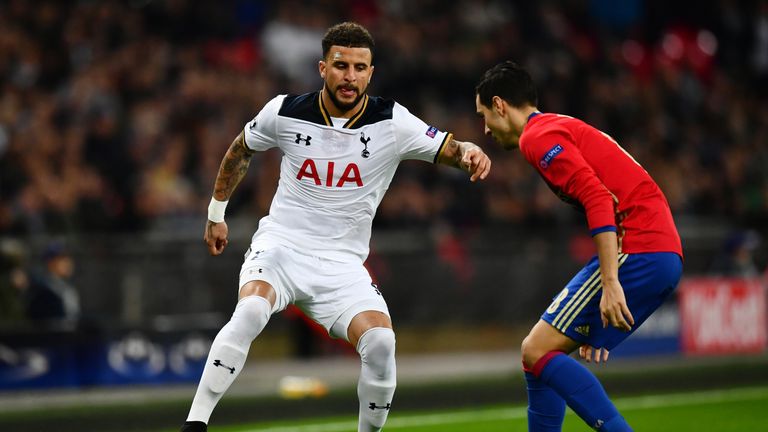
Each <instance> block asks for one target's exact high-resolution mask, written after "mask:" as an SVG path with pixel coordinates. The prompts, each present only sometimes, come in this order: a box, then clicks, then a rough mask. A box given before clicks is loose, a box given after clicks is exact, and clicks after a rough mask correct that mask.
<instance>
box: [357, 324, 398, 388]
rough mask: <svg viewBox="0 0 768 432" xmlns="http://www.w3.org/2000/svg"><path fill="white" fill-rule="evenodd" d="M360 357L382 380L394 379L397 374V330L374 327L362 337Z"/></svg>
mask: <svg viewBox="0 0 768 432" xmlns="http://www.w3.org/2000/svg"><path fill="white" fill-rule="evenodd" d="M357 350H358V352H359V353H360V359H361V360H362V362H363V363H365V364H366V365H367V366H368V367H369V368H370V369H371V371H372V372H373V373H374V374H375V375H376V378H377V379H380V380H390V379H391V380H393V381H394V375H395V332H394V331H392V329H390V328H386V327H374V328H372V329H370V330H368V331H366V332H365V333H363V335H362V336H361V337H360V341H359V342H358V344H357Z"/></svg>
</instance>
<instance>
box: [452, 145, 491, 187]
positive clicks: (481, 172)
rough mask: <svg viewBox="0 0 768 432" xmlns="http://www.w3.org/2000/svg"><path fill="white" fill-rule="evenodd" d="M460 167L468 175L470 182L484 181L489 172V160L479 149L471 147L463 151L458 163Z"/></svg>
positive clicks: (474, 146)
mask: <svg viewBox="0 0 768 432" xmlns="http://www.w3.org/2000/svg"><path fill="white" fill-rule="evenodd" d="M459 164H460V165H461V167H462V168H463V169H465V170H467V172H468V173H469V174H470V177H469V180H470V181H473V182H474V181H477V179H480V180H485V178H486V177H488V173H490V172H491V159H490V158H489V157H488V155H487V154H485V152H484V151H483V149H481V148H480V147H478V146H476V145H473V146H472V147H470V148H468V149H467V150H465V151H464V154H463V155H462V156H461V161H460V162H459Z"/></svg>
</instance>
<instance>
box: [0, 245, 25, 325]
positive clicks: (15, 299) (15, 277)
mask: <svg viewBox="0 0 768 432" xmlns="http://www.w3.org/2000/svg"><path fill="white" fill-rule="evenodd" d="M26 260H27V251H26V250H25V248H24V245H22V244H21V243H20V242H18V241H16V240H11V239H0V327H3V326H9V325H14V324H18V323H20V322H23V321H24V315H25V313H24V301H23V296H24V291H25V290H26V289H27V287H28V286H29V277H28V276H27V270H26V268H25V266H26Z"/></svg>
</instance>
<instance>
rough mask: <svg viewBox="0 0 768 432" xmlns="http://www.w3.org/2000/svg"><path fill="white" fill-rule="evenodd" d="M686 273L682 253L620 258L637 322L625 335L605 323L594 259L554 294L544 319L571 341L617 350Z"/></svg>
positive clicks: (626, 293) (626, 292) (621, 273)
mask: <svg viewBox="0 0 768 432" xmlns="http://www.w3.org/2000/svg"><path fill="white" fill-rule="evenodd" d="M682 272H683V263H682V259H681V258H680V256H679V255H677V254H675V253H671V252H659V253H641V254H631V255H630V254H619V282H620V283H621V286H622V287H623V288H624V296H625V297H626V299H627V306H628V307H629V311H630V312H631V313H632V317H633V318H634V319H635V325H634V326H632V330H631V331H629V332H625V331H622V330H619V329H617V328H614V327H611V326H610V325H609V326H608V327H606V328H603V323H602V320H601V319H600V297H601V296H600V295H599V293H600V289H601V288H602V282H601V281H600V264H599V262H598V259H597V257H593V258H592V259H591V260H590V261H589V263H587V265H586V266H584V268H583V269H581V271H579V272H578V273H577V274H576V276H574V278H573V279H571V281H570V282H568V285H566V287H565V288H564V289H563V290H562V291H560V293H559V294H558V295H557V296H555V298H554V299H553V301H552V304H551V305H550V306H549V307H548V308H547V310H546V312H544V314H543V315H542V316H541V319H543V320H544V321H546V322H548V323H549V324H551V325H552V326H553V327H555V328H556V329H557V330H559V331H560V332H561V333H563V334H565V335H566V336H568V337H570V338H571V339H573V340H575V341H577V342H579V343H581V344H588V345H591V346H593V347H595V348H607V349H608V350H611V349H613V348H614V347H615V346H616V345H618V344H619V343H621V341H623V340H624V339H626V338H627V337H628V336H629V335H630V334H632V332H634V331H635V330H636V329H637V328H638V327H639V326H640V324H642V323H643V322H644V321H645V320H646V319H647V318H648V317H649V316H650V315H651V314H652V313H653V311H655V310H656V309H658V307H659V306H661V304H662V303H663V302H664V300H666V299H667V297H668V296H669V295H670V294H671V293H672V292H673V291H674V290H675V288H676V287H677V283H678V282H679V281H680V276H681V275H682Z"/></svg>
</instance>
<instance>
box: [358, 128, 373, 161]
mask: <svg viewBox="0 0 768 432" xmlns="http://www.w3.org/2000/svg"><path fill="white" fill-rule="evenodd" d="M370 140H371V139H370V138H366V137H365V132H360V142H361V143H363V145H364V146H365V148H364V149H363V152H362V153H360V154H361V155H362V156H363V157H364V158H367V157H368V156H370V155H371V152H369V151H368V141H370Z"/></svg>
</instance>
